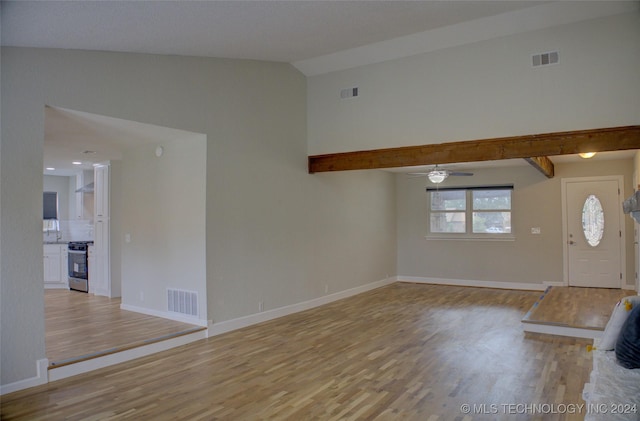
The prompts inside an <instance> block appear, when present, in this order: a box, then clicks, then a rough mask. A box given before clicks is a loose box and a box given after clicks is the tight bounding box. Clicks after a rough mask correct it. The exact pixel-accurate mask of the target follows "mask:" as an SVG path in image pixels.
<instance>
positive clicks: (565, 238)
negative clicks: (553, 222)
mask: <svg viewBox="0 0 640 421" xmlns="http://www.w3.org/2000/svg"><path fill="white" fill-rule="evenodd" d="M560 181H561V184H562V262H563V263H562V265H563V272H564V273H563V279H562V285H563V286H569V227H567V184H569V183H575V182H587V181H617V182H618V190H619V192H620V194H619V196H621V195H622V193H623V192H624V176H623V175H603V176H599V177H568V178H562V179H561V180H560ZM618 212H619V220H620V232H621V233H622V235H621V236H620V273H621V274H622V279H620V285H619V288H621V289H624V288H625V286H626V285H627V256H626V255H627V251H626V246H625V245H626V244H627V240H626V235H627V233H626V229H625V223H624V222H625V220H624V212H623V211H622V202H621V203H620V206H618Z"/></svg>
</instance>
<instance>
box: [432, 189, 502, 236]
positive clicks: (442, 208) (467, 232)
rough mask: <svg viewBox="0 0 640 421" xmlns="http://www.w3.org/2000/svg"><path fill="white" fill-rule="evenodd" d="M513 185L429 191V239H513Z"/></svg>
mask: <svg viewBox="0 0 640 421" xmlns="http://www.w3.org/2000/svg"><path fill="white" fill-rule="evenodd" d="M512 191H513V186H498V187H454V188H444V189H435V188H428V189H427V193H428V199H429V207H428V209H429V235H428V236H429V237H435V238H513V235H512V234H513V233H512V229H511V192H512Z"/></svg>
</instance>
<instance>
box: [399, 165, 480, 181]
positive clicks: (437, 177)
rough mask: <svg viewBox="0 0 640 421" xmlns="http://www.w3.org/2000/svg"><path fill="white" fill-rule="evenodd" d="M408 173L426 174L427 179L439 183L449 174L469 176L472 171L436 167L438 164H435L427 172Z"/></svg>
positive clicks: (415, 173)
mask: <svg viewBox="0 0 640 421" xmlns="http://www.w3.org/2000/svg"><path fill="white" fill-rule="evenodd" d="M409 175H416V176H419V175H426V176H427V178H428V179H429V181H431V182H432V183H433V184H440V183H442V182H443V181H444V180H446V179H447V178H448V177H449V176H471V175H473V173H472V172H459V171H451V170H446V169H441V168H438V166H437V165H436V166H435V167H434V168H433V169H432V170H431V171H429V172H413V173H409Z"/></svg>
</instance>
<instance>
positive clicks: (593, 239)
mask: <svg viewBox="0 0 640 421" xmlns="http://www.w3.org/2000/svg"><path fill="white" fill-rule="evenodd" d="M582 231H584V238H586V240H587V243H589V245H590V246H591V247H596V246H597V245H598V244H600V240H602V234H603V233H604V210H603V209H602V204H601V203H600V200H599V199H598V198H597V197H596V196H595V195H594V194H590V195H589V197H587V200H585V201H584V206H583V207H582Z"/></svg>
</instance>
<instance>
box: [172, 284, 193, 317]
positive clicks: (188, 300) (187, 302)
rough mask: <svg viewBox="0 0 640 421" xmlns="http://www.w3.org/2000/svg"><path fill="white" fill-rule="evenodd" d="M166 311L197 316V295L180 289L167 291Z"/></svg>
mask: <svg viewBox="0 0 640 421" xmlns="http://www.w3.org/2000/svg"><path fill="white" fill-rule="evenodd" d="M167 303H168V307H167V309H168V310H169V311H172V312H174V313H180V314H186V315H187V316H195V317H197V316H198V293H197V292H196V291H185V290H182V289H172V288H168V289H167Z"/></svg>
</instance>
